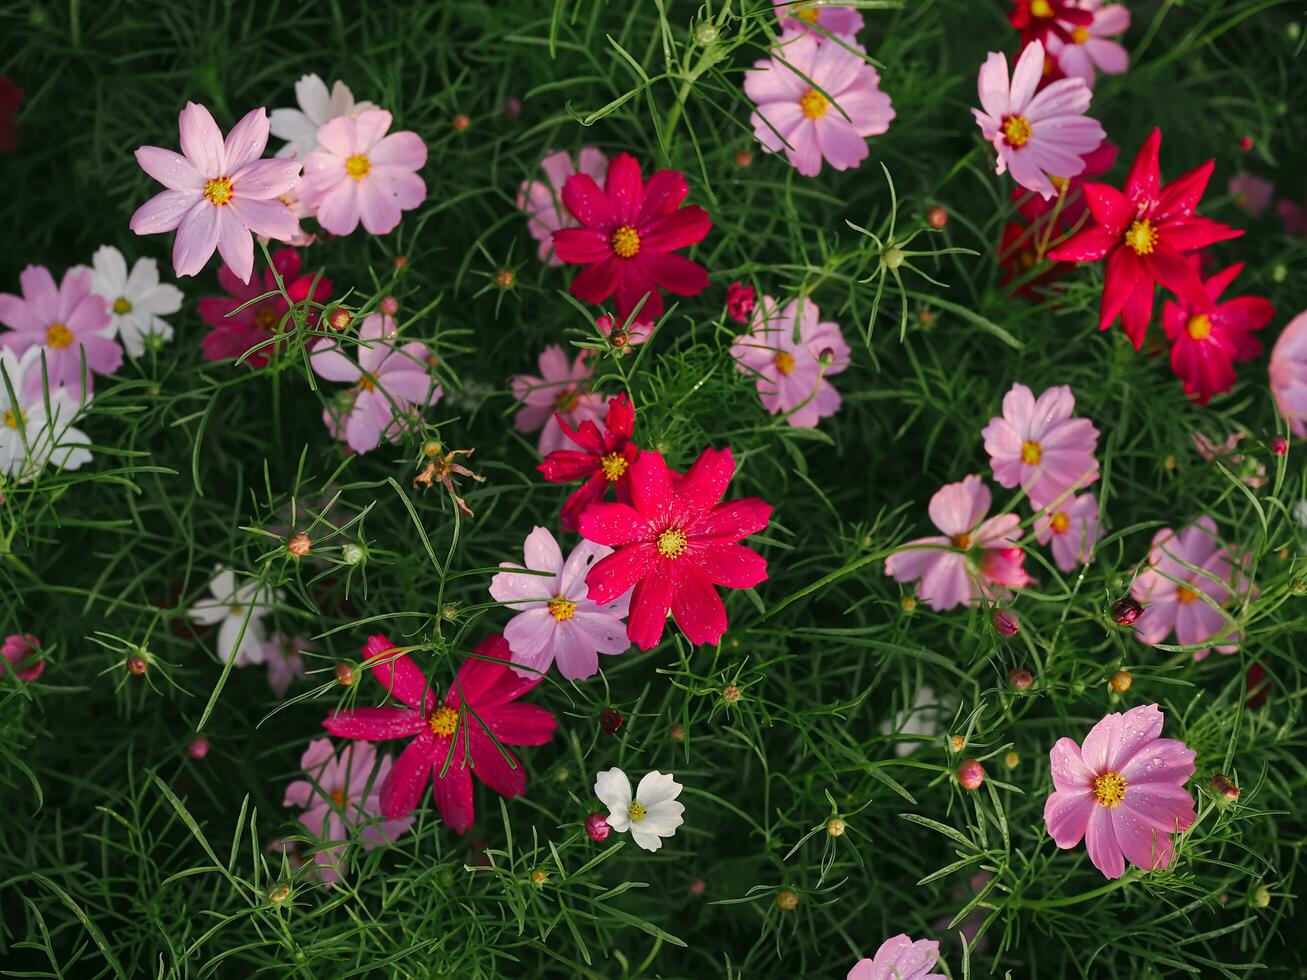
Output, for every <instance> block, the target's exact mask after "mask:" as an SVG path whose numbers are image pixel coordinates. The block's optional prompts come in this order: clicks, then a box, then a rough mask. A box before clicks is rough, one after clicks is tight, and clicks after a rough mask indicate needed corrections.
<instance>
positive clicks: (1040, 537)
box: [1035, 493, 1103, 572]
mask: <svg viewBox="0 0 1307 980" xmlns="http://www.w3.org/2000/svg"><path fill="white" fill-rule="evenodd" d="M1102 536H1103V531H1102V529H1101V528H1100V527H1099V526H1098V499H1097V498H1096V497H1095V496H1094V495H1093V494H1092V493H1082V494H1080V496H1078V497H1071V498H1069V499H1067V500H1063V501H1062V502H1061V503H1057V504H1053V505H1051V506H1050V507H1049V508H1048V509H1047V510H1045V511H1042V512H1041V513H1040V514H1039V515H1038V516H1037V517H1036V518H1035V540H1036V541H1038V542H1039V543H1040V544H1048V543H1049V542H1050V541H1051V542H1053V561H1054V562H1055V563H1056V564H1057V567H1058V568H1060V569H1062V571H1064V572H1073V571H1075V570H1076V569H1077V568H1079V567H1080V566H1081V565H1083V564H1085V563H1086V562H1088V561H1092V560H1093V556H1094V545H1096V544H1097V543H1098V539H1099V538H1101V537H1102Z"/></svg>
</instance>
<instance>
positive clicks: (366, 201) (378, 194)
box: [296, 109, 427, 235]
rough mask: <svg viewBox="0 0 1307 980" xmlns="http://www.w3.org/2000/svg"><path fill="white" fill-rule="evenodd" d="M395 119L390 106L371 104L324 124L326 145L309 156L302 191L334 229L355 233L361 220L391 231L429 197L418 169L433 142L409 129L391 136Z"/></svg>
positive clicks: (376, 230)
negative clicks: (355, 117) (389, 131)
mask: <svg viewBox="0 0 1307 980" xmlns="http://www.w3.org/2000/svg"><path fill="white" fill-rule="evenodd" d="M391 121H392V117H391V115H390V113H389V112H387V111H386V110H385V109H368V110H367V111H365V112H361V113H359V116H358V118H357V119H351V118H350V117H349V116H338V117H336V118H335V119H333V120H331V121H330V122H329V123H326V124H325V125H324V126H323V127H322V128H321V129H319V130H318V143H319V144H320V145H321V147H322V149H320V150H318V151H317V152H315V153H310V154H309V155H308V156H307V157H306V158H305V159H304V181H303V183H301V184H300V186H299V188H298V189H297V191H296V193H297V194H298V196H299V198H300V200H301V201H302V202H303V203H304V205H305V206H306V207H310V208H313V209H314V210H315V213H316V214H317V218H318V224H320V225H321V226H322V227H323V228H325V229H327V231H329V232H331V233H332V234H333V235H348V234H350V233H351V232H352V231H354V229H355V228H357V227H358V226H359V222H360V221H362V222H363V228H364V230H366V231H367V232H368V234H370V235H386V234H389V233H390V232H392V231H394V230H395V227H396V226H397V225H398V224H399V218H400V215H401V214H402V213H403V212H405V211H412V210H413V209H414V208H415V207H417V206H418V205H419V204H421V203H422V202H423V201H425V200H426V199H427V185H426V184H425V183H424V182H423V180H422V178H421V177H419V176H418V173H417V172H418V171H419V170H421V169H422V168H423V167H424V166H426V162H427V145H426V144H425V143H424V142H422V137H420V136H419V135H418V134H417V133H414V132H410V131H408V130H405V131H403V132H399V133H391V134H390V135H389V136H387V135H386V132H387V130H389V129H390V124H391Z"/></svg>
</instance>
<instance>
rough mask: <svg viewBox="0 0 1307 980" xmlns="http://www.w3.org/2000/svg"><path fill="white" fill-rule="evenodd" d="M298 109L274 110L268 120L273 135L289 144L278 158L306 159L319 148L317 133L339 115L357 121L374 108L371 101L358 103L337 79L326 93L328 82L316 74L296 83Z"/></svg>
mask: <svg viewBox="0 0 1307 980" xmlns="http://www.w3.org/2000/svg"><path fill="white" fill-rule="evenodd" d="M295 101H296V102H298V103H299V108H298V109H273V110H272V115H271V116H269V118H268V128H269V130H270V131H271V133H272V135H273V136H275V137H277V139H280V140H286V144H285V145H284V146H283V147H282V148H281V149H280V150H278V151H277V156H279V157H294V158H296V159H299V160H303V159H304V158H305V157H307V156H308V155H309V154H310V153H313V152H315V151H317V149H318V130H319V129H321V128H322V127H323V126H324V125H326V124H327V123H329V122H331V121H332V120H333V119H335V118H337V117H338V116H348V117H349V118H351V119H357V118H358V116H359V114H360V113H363V112H367V111H368V110H369V109H375V108H376V106H374V105H373V104H372V103H371V102H355V101H354V93H352V92H351V91H350V90H349V86H348V85H346V84H345V83H344V82H342V81H339V80H337V81H336V82H333V83H332V86H331V91H330V92H328V91H327V83H326V82H324V81H323V80H322V79H321V78H319V77H318V76H317V75H314V74H308V75H304V76H303V77H301V78H300V80H299V81H298V82H296V83H295Z"/></svg>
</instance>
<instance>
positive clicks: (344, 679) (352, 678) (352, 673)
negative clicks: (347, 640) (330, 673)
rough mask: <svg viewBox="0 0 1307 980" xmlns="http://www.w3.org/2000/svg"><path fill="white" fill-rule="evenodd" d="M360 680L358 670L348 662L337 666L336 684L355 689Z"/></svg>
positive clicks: (345, 661) (342, 662)
mask: <svg viewBox="0 0 1307 980" xmlns="http://www.w3.org/2000/svg"><path fill="white" fill-rule="evenodd" d="M358 679H359V672H358V668H356V667H355V666H354V665H353V664H352V663H350V662H349V661H348V660H342V661H341V662H340V663H338V664H336V683H338V684H339V685H340V686H341V687H353V686H354V684H355V682H357V681H358Z"/></svg>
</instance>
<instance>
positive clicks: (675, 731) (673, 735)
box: [667, 721, 685, 742]
mask: <svg viewBox="0 0 1307 980" xmlns="http://www.w3.org/2000/svg"><path fill="white" fill-rule="evenodd" d="M667 737H668V738H670V739H671V740H672V741H673V742H684V741H685V726H684V725H682V724H681V723H680V722H679V721H678V722H677V723H676V724H675V725H673V726H672V727H671V728H669V729H667Z"/></svg>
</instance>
